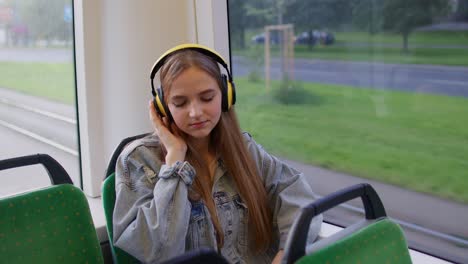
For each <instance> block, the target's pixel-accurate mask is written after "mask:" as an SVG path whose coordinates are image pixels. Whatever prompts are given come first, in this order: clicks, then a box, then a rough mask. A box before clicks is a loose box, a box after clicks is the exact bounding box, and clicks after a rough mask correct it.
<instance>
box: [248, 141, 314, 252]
mask: <svg viewBox="0 0 468 264" xmlns="http://www.w3.org/2000/svg"><path fill="white" fill-rule="evenodd" d="M244 136H245V138H246V140H247V147H248V149H249V151H250V153H251V154H252V157H253V159H254V161H255V162H256V163H257V167H258V169H259V171H260V177H262V179H263V183H264V185H265V188H266V191H267V195H268V199H269V202H270V207H271V208H272V210H273V221H274V226H275V225H277V226H278V231H279V237H280V241H279V249H283V248H284V246H285V243H286V240H287V237H288V233H289V229H290V228H291V226H292V224H293V222H294V219H295V217H296V215H297V214H298V212H299V209H300V208H301V207H303V206H306V205H308V204H309V203H311V202H313V201H314V200H315V199H316V197H315V194H314V192H313V191H312V189H311V187H310V184H309V183H308V182H307V181H306V180H305V177H304V176H303V174H302V173H301V172H299V171H297V170H295V169H294V168H291V167H290V166H288V165H287V164H286V163H284V162H283V161H282V160H280V159H278V158H276V157H275V156H273V155H270V154H269V153H268V152H266V151H265V150H264V149H263V147H262V146H260V145H259V144H257V143H256V142H255V141H254V140H253V138H252V137H251V136H250V135H249V134H247V133H245V134H244ZM322 221H323V216H322V215H318V216H316V217H314V218H313V219H312V223H311V225H310V229H309V234H308V244H310V243H312V242H313V241H314V240H315V239H316V238H317V236H318V233H319V231H320V227H321V224H322Z"/></svg>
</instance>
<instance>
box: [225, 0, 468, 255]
mask: <svg viewBox="0 0 468 264" xmlns="http://www.w3.org/2000/svg"><path fill="white" fill-rule="evenodd" d="M228 2H229V30H230V47H231V55H232V62H231V63H232V67H233V75H234V78H235V82H236V89H237V95H238V100H237V102H238V105H237V112H238V114H239V116H240V117H239V119H240V122H241V126H242V128H243V129H244V130H247V131H249V132H250V133H251V134H253V136H254V137H255V138H256V139H257V141H258V142H260V143H261V144H262V145H263V146H264V147H265V148H266V149H268V150H269V151H271V152H272V153H274V154H276V155H277V156H279V157H281V158H283V159H285V160H287V161H288V162H289V163H291V164H293V165H294V166H295V167H296V168H298V169H300V170H302V171H303V172H304V174H305V176H306V177H307V178H308V179H309V180H310V183H311V185H312V188H313V190H314V191H315V192H316V193H317V194H318V195H320V196H323V195H327V194H329V193H331V192H334V191H336V190H338V189H341V188H344V187H346V186H350V185H353V184H355V183H360V182H368V183H370V184H371V185H372V186H373V187H374V188H375V189H376V190H377V192H378V193H379V195H380V197H381V198H382V200H383V203H384V205H385V208H386V211H387V214H388V215H389V216H390V217H391V218H394V219H396V220H397V221H399V223H400V224H401V226H402V227H403V228H404V230H405V233H406V236H407V238H408V241H409V244H410V246H411V247H414V248H417V249H420V250H423V251H426V252H430V253H433V254H436V255H438V256H441V257H445V258H448V259H452V260H456V261H458V262H468V257H467V255H466V247H467V246H468V240H467V238H468V229H467V228H466V219H468V206H467V205H468V192H466V190H467V189H468V180H467V179H468V159H467V157H468V147H467V146H468V122H467V121H468V118H467V117H468V1H465V0H459V1H456V0H454V1H445V0H431V1H412V0H411V1H410V0H353V1H349V0H326V1H323V0H295V1H283V0H255V1H228ZM362 218H363V216H362V206H361V203H360V201H352V202H351V203H349V204H347V205H346V206H345V207H343V208H339V209H336V210H332V211H330V212H328V213H326V214H325V220H326V221H328V222H332V223H335V224H339V225H342V226H347V225H349V224H351V223H354V222H356V221H357V219H362ZM462 219H464V220H462Z"/></svg>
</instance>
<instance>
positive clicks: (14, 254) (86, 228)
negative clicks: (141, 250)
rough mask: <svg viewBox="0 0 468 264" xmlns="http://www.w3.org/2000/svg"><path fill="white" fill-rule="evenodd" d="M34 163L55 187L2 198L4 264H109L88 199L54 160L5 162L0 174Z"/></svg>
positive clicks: (0, 231)
mask: <svg viewBox="0 0 468 264" xmlns="http://www.w3.org/2000/svg"><path fill="white" fill-rule="evenodd" d="M33 164H42V165H43V166H44V168H45V169H46V170H47V172H48V174H49V177H50V181H51V183H52V184H56V185H54V186H49V187H45V188H42V189H38V190H34V191H30V192H27V193H22V194H17V195H13V196H9V197H4V198H2V199H0V252H1V257H0V262H1V263H71V264H73V263H77V264H78V263H104V259H103V256H102V253H101V247H100V245H99V240H98V237H97V234H96V229H95V227H94V223H93V219H92V217H91V212H90V210H89V205H88V200H87V199H86V197H85V195H84V193H83V192H82V191H81V190H80V189H78V188H77V187H75V186H73V185H72V184H73V182H72V180H71V179H70V177H69V175H68V173H67V172H66V171H65V169H63V167H62V166H61V165H60V164H59V163H58V162H57V161H56V160H55V159H53V158H52V157H50V156H49V155H47V154H36V155H30V156H23V157H17V158H12V159H6V160H1V161H0V170H5V169H12V168H17V167H22V166H28V165H33ZM34 176H35V175H31V177H34Z"/></svg>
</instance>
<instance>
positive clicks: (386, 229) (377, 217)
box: [285, 184, 411, 264]
mask: <svg viewBox="0 0 468 264" xmlns="http://www.w3.org/2000/svg"><path fill="white" fill-rule="evenodd" d="M358 197H361V199H362V201H363V203H364V209H365V213H366V219H365V220H362V221H360V222H358V223H355V224H353V225H351V226H349V227H346V228H344V229H343V230H341V231H339V232H337V233H335V234H333V235H331V236H329V237H327V238H324V239H321V240H319V241H317V242H315V243H313V244H312V245H311V246H310V247H308V248H307V251H308V252H307V253H306V238H307V230H308V228H309V225H310V221H311V219H312V218H313V217H314V216H315V215H318V214H320V213H323V212H325V211H327V210H328V209H331V208H333V207H335V206H337V205H339V204H341V203H343V202H346V201H349V200H351V199H354V198H358ZM285 263H297V264H307V263H337V264H344V263H360V264H370V263H411V258H410V255H409V250H408V245H407V243H406V239H405V236H404V234H403V230H402V229H401V227H400V226H399V225H398V224H397V223H395V222H394V221H392V220H391V219H389V218H388V217H387V216H386V213H385V209H384V207H383V204H382V202H381V200H380V198H379V197H378V195H377V193H376V192H375V190H374V189H373V188H372V187H371V186H370V185H369V184H358V185H354V186H351V187H349V188H346V189H344V190H341V191H338V192H336V193H333V194H331V195H329V196H326V197H323V198H321V199H319V200H317V201H315V202H313V203H311V204H310V205H308V206H306V207H304V208H302V210H301V212H300V213H299V215H298V217H297V218H296V219H295V222H294V224H293V226H292V228H291V231H290V234H289V236H288V241H287V242H286V247H285Z"/></svg>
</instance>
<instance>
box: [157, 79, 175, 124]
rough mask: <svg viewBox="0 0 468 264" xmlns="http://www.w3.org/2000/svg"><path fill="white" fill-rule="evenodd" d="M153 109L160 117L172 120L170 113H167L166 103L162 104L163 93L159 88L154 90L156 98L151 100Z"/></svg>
mask: <svg viewBox="0 0 468 264" xmlns="http://www.w3.org/2000/svg"><path fill="white" fill-rule="evenodd" d="M153 104H154V108H156V111H157V112H158V114H159V115H160V116H163V117H169V118H170V119H172V116H171V113H170V112H169V108H168V107H167V105H166V103H165V102H164V92H163V89H162V88H161V87H159V88H158V89H156V97H155V98H154V100H153Z"/></svg>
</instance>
